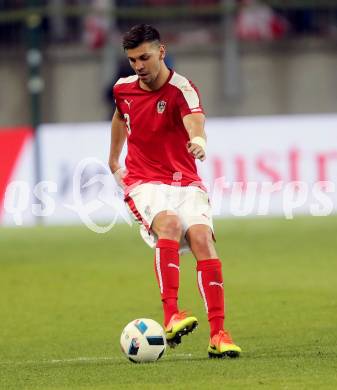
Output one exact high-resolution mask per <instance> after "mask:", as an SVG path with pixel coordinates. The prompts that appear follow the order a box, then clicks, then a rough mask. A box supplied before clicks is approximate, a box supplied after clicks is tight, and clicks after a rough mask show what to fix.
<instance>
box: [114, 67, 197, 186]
mask: <svg viewBox="0 0 337 390" xmlns="http://www.w3.org/2000/svg"><path fill="white" fill-rule="evenodd" d="M114 96H115V100H116V106H117V108H118V111H119V112H120V114H121V115H122V116H123V117H124V120H125V124H126V130H127V146H128V152H127V156H126V159H125V166H126V168H127V171H128V174H127V176H126V177H125V179H124V182H125V184H126V185H127V186H132V185H133V184H135V183H146V182H160V183H163V184H172V183H173V182H174V180H178V182H179V183H180V185H182V186H188V185H189V184H191V183H193V182H197V183H201V179H200V177H199V176H198V173H197V168H196V164H195V159H194V157H193V156H192V155H191V154H190V153H188V151H187V148H186V144H187V142H188V141H189V136H188V133H187V131H186V129H185V126H184V124H183V121H182V118H183V117H184V116H185V115H187V114H192V113H203V109H202V107H201V103H200V98H199V94H198V90H197V89H196V87H195V86H194V85H193V84H192V83H191V82H190V81H189V80H187V79H186V78H185V77H183V76H181V75H179V74H178V73H176V72H173V71H171V73H170V75H169V77H168V79H167V81H166V82H165V84H164V85H163V86H162V87H161V88H160V89H158V90H156V91H145V90H144V89H142V88H141V87H140V85H139V80H138V76H137V75H134V76H130V77H126V78H121V79H119V80H118V81H117V83H116V84H115V86H114Z"/></svg>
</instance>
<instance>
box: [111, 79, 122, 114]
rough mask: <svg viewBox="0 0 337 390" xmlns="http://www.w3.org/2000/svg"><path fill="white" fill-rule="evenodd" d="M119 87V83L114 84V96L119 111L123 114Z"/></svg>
mask: <svg viewBox="0 0 337 390" xmlns="http://www.w3.org/2000/svg"><path fill="white" fill-rule="evenodd" d="M118 90H119V88H118V85H117V84H115V85H114V86H113V97H114V99H115V104H116V107H117V110H118V112H119V113H120V114H121V115H123V114H122V110H121V106H120V103H121V102H120V96H119V93H118V92H119V91H118Z"/></svg>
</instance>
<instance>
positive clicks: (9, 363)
mask: <svg viewBox="0 0 337 390" xmlns="http://www.w3.org/2000/svg"><path fill="white" fill-rule="evenodd" d="M191 357H192V354H191V353H176V354H174V355H172V356H170V357H168V356H165V357H164V359H167V360H174V359H175V358H180V359H182V358H191ZM117 360H120V361H124V360H125V358H124V357H123V356H120V357H117V356H101V357H87V356H81V357H77V358H66V359H51V360H23V361H16V360H8V361H0V366H15V365H25V364H28V365H29V364H36V365H39V364H51V365H52V364H62V363H77V362H87V363H99V362H104V361H117Z"/></svg>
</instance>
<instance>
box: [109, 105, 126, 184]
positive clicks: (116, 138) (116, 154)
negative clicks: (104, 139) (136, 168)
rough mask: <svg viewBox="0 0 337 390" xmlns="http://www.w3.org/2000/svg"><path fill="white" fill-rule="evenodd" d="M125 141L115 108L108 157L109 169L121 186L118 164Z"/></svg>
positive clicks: (120, 120)
mask: <svg viewBox="0 0 337 390" xmlns="http://www.w3.org/2000/svg"><path fill="white" fill-rule="evenodd" d="M125 139H126V129H125V122H124V119H123V117H122V115H121V114H120V112H119V111H118V109H117V108H116V110H115V113H114V115H113V117H112V122H111V143H110V156H109V167H110V169H111V172H112V173H113V174H114V176H115V179H116V181H117V182H118V184H120V185H122V182H121V180H122V178H123V176H124V175H123V170H122V168H121V165H120V163H119V158H120V155H121V153H122V149H123V145H124V143H125Z"/></svg>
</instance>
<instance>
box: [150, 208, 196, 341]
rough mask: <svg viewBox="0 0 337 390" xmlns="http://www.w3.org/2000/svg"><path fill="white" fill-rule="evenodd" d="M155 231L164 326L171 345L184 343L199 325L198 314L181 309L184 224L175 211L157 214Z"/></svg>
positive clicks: (153, 227)
mask: <svg viewBox="0 0 337 390" xmlns="http://www.w3.org/2000/svg"><path fill="white" fill-rule="evenodd" d="M151 228H152V230H153V231H154V232H155V233H156V235H157V236H158V241H157V245H156V254H155V271H156V276H157V281H158V285H159V288H160V294H161V298H162V303H163V310H164V326H165V332H166V339H167V343H168V345H169V346H170V347H173V348H174V347H175V346H176V345H177V344H180V342H181V337H182V336H185V335H187V334H189V333H190V332H192V331H193V330H194V329H195V328H196V326H197V325H198V320H197V319H196V317H194V316H188V315H187V314H186V312H179V309H178V303H177V301H178V289H179V272H180V269H179V253H178V251H179V241H180V238H181V233H182V227H181V223H180V219H179V217H178V216H177V215H175V214H174V213H172V212H171V211H162V212H160V213H158V214H157V215H156V217H155V218H154V220H153V223H152V227H151Z"/></svg>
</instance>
